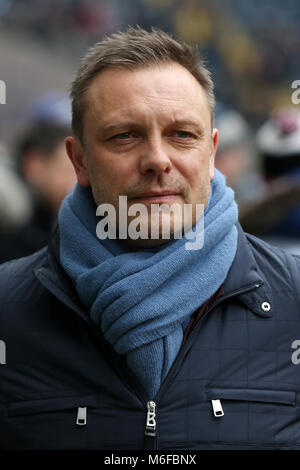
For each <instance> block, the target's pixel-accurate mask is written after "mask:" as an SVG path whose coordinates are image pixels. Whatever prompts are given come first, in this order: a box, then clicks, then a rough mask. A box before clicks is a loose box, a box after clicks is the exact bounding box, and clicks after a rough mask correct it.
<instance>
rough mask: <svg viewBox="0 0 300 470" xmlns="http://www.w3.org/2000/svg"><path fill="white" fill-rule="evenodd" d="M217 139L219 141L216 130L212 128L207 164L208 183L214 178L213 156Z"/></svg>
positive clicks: (215, 151)
mask: <svg viewBox="0 0 300 470" xmlns="http://www.w3.org/2000/svg"><path fill="white" fill-rule="evenodd" d="M218 139H219V132H218V129H216V128H214V129H213V131H212V139H211V151H210V162H209V176H210V181H212V180H213V179H214V176H215V156H216V153H217V147H218Z"/></svg>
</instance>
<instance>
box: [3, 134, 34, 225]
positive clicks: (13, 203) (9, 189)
mask: <svg viewBox="0 0 300 470" xmlns="http://www.w3.org/2000/svg"><path fill="white" fill-rule="evenodd" d="M31 213H32V205H31V198H30V195H29V192H28V190H27V188H26V186H25V184H24V183H23V181H22V179H21V178H20V177H19V176H18V175H17V174H16V171H15V168H14V166H13V165H12V162H11V159H10V158H9V156H8V154H7V150H6V148H5V147H4V146H3V145H2V144H1V143H0V231H2V232H10V231H12V230H15V229H16V228H17V227H19V226H20V225H22V224H23V223H24V222H25V221H26V220H28V218H29V217H30V216H31Z"/></svg>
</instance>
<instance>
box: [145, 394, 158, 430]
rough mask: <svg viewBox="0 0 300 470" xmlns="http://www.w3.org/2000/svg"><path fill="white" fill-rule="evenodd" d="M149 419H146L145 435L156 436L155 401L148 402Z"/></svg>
mask: <svg viewBox="0 0 300 470" xmlns="http://www.w3.org/2000/svg"><path fill="white" fill-rule="evenodd" d="M147 409H148V411H147V421H146V430H145V436H151V437H155V435H156V421H155V417H156V412H155V409H156V403H155V402H154V401H148V402H147Z"/></svg>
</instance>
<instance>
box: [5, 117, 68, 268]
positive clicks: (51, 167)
mask: <svg viewBox="0 0 300 470" xmlns="http://www.w3.org/2000/svg"><path fill="white" fill-rule="evenodd" d="M68 130H69V126H67V125H63V124H60V123H55V122H37V123H33V124H32V125H31V126H30V127H29V128H28V129H27V130H26V131H25V133H24V135H23V136H22V138H21V139H20V141H19V143H18V145H17V151H16V154H17V159H18V170H19V172H20V174H21V175H22V178H23V180H24V182H25V184H26V188H28V192H29V194H30V198H31V200H32V214H31V215H30V216H29V217H27V220H24V218H23V220H22V219H21V221H22V223H20V225H19V226H17V227H15V228H12V229H10V230H9V229H7V230H1V232H0V262H4V261H8V260H11V259H14V258H20V257H21V256H27V255H29V254H31V253H34V252H35V251H37V250H39V249H40V248H42V247H44V246H45V245H46V244H47V243H48V241H49V238H50V234H51V231H52V229H53V226H55V224H56V219H57V212H58V209H59V206H60V203H61V201H62V200H63V199H64V197H65V196H66V195H67V194H68V192H69V191H71V189H72V188H73V187H74V185H75V181H76V179H75V177H74V171H73V168H72V165H71V163H70V161H69V159H68V158H66V149H65V144H64V141H65V136H66V134H67V133H68Z"/></svg>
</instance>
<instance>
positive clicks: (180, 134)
mask: <svg viewBox="0 0 300 470" xmlns="http://www.w3.org/2000/svg"><path fill="white" fill-rule="evenodd" d="M175 134H177V136H178V137H180V138H181V139H187V138H189V137H193V136H192V134H191V133H190V132H187V131H176V132H175Z"/></svg>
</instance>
